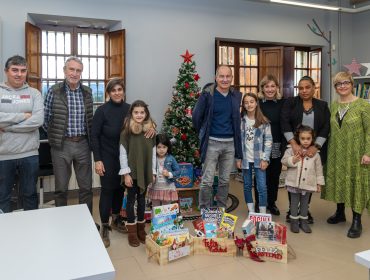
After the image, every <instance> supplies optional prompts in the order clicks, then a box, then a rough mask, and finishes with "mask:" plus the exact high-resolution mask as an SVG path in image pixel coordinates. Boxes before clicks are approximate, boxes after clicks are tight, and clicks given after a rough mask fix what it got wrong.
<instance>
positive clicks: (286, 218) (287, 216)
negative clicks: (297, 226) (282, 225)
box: [285, 211, 291, 223]
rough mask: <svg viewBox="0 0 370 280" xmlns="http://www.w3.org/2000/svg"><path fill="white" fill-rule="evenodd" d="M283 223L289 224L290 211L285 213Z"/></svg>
mask: <svg viewBox="0 0 370 280" xmlns="http://www.w3.org/2000/svg"><path fill="white" fill-rule="evenodd" d="M285 221H286V222H287V223H290V221H291V219H290V211H288V212H286V217H285Z"/></svg>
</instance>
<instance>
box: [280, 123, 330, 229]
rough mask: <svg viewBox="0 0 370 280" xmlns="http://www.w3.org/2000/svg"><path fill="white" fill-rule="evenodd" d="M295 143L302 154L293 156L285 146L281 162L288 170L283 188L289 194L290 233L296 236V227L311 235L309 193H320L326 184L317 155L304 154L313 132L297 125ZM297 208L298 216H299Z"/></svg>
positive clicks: (308, 128)
mask: <svg viewBox="0 0 370 280" xmlns="http://www.w3.org/2000/svg"><path fill="white" fill-rule="evenodd" d="M294 140H295V141H296V142H297V143H298V144H299V145H300V146H301V148H302V151H303V152H302V154H294V152H293V149H292V147H291V146H290V145H288V149H287V150H286V151H285V154H284V156H283V158H282V159H281V162H282V163H283V164H284V165H286V166H287V167H288V171H287V176H286V179H285V185H286V187H287V190H288V192H289V193H290V195H291V202H290V218H291V222H290V230H291V232H294V233H298V232H299V226H300V227H301V229H302V230H303V231H304V232H305V233H311V232H312V230H311V228H310V226H309V225H308V221H307V219H308V216H307V215H308V203H309V198H310V193H312V192H316V191H317V192H320V191H321V186H323V185H324V184H325V181H324V176H323V171H322V164H321V159H320V155H319V153H316V154H315V155H314V156H313V157H308V156H307V155H306V151H307V150H308V148H309V147H311V146H313V145H314V144H315V132H314V130H313V129H312V128H311V127H309V126H306V125H300V126H299V127H298V128H297V130H296V132H295V134H294ZM298 205H299V212H300V216H298Z"/></svg>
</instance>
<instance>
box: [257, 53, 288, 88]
mask: <svg viewBox="0 0 370 280" xmlns="http://www.w3.org/2000/svg"><path fill="white" fill-rule="evenodd" d="M283 51H284V47H281V46H280V47H269V48H260V67H259V77H260V79H262V78H263V77H264V76H265V75H267V74H272V75H274V76H275V77H276V78H277V79H278V81H279V84H280V87H282V86H283V57H284V53H283Z"/></svg>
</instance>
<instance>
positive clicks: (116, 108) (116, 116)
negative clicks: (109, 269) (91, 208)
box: [91, 78, 130, 247]
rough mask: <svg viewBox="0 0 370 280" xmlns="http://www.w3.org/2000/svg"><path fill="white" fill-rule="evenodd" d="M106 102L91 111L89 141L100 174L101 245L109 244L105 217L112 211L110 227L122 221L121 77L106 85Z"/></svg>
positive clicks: (123, 108) (117, 226) (126, 106)
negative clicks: (107, 97) (92, 112)
mask: <svg viewBox="0 0 370 280" xmlns="http://www.w3.org/2000/svg"><path fill="white" fill-rule="evenodd" d="M106 94H108V95H109V101H108V102H106V103H105V104H103V105H101V106H100V107H98V108H97V109H96V112H95V114H94V118H93V123H92V130H91V142H92V150H93V154H94V161H95V172H96V174H98V175H99V176H100V182H101V193H100V201H99V212H100V218H101V222H102V227H101V235H102V239H103V242H104V245H105V247H109V245H110V240H109V231H111V227H110V225H109V217H110V213H111V210H112V227H113V228H115V229H117V230H119V231H124V228H125V226H124V223H123V221H122V220H120V216H119V213H120V210H121V206H122V200H123V194H124V188H123V187H122V185H121V176H120V175H118V172H119V169H120V164H119V137H120V133H121V128H122V125H123V121H124V119H125V117H126V115H127V112H128V109H129V108H130V105H129V104H127V103H126V102H125V101H124V99H125V92H124V84H123V80H122V79H118V78H115V79H112V80H110V81H109V83H108V84H107V87H106Z"/></svg>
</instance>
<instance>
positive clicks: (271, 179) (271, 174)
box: [254, 157, 282, 207]
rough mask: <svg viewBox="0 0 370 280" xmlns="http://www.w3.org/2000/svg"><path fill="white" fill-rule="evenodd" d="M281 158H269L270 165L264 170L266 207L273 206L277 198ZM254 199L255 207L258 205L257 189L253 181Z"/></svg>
mask: <svg viewBox="0 0 370 280" xmlns="http://www.w3.org/2000/svg"><path fill="white" fill-rule="evenodd" d="M281 166H282V164H281V158H280V157H279V158H270V163H269V165H268V167H267V169H266V186H267V206H270V207H271V206H274V205H275V202H276V200H277V197H278V191H279V183H280V182H279V180H280V173H281ZM254 186H255V188H254V197H255V199H256V205H258V204H259V200H258V189H257V187H256V186H257V183H256V180H254Z"/></svg>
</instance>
